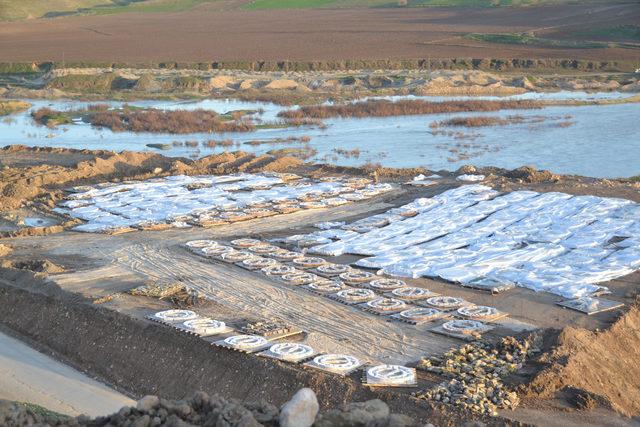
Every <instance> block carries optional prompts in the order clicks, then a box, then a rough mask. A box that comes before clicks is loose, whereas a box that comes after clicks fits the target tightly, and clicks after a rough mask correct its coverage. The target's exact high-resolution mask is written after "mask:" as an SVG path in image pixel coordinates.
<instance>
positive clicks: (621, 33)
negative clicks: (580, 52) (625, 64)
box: [571, 24, 640, 41]
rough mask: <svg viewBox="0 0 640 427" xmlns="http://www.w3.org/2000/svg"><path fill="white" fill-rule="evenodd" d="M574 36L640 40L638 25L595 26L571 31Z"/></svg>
mask: <svg viewBox="0 0 640 427" xmlns="http://www.w3.org/2000/svg"><path fill="white" fill-rule="evenodd" d="M571 35H572V36H575V37H594V38H598V39H605V40H631V41H640V25H633V24H627V25H615V26H612V27H597V28H590V29H588V30H581V31H575V32H573V33H571Z"/></svg>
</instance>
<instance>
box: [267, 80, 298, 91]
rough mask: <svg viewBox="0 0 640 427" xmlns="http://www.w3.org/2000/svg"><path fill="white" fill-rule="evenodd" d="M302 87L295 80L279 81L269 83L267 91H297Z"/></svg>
mask: <svg viewBox="0 0 640 427" xmlns="http://www.w3.org/2000/svg"><path fill="white" fill-rule="evenodd" d="M299 86H300V85H299V84H298V82H296V81H295V80H291V79H279V80H273V81H271V82H269V84H267V85H266V86H265V87H264V88H265V89H297V88H298V87H299Z"/></svg>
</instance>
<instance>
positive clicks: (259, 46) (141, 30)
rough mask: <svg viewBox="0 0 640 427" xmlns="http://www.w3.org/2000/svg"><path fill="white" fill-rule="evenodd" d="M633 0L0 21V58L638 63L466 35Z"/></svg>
mask: <svg viewBox="0 0 640 427" xmlns="http://www.w3.org/2000/svg"><path fill="white" fill-rule="evenodd" d="M639 19H640V4H639V3H637V2H636V3H627V4H611V5H588V6H585V5H582V4H575V5H562V6H544V7H526V8H509V7H505V8H462V7H461V8H407V9H402V8H380V9H315V10H261V11H247V10H220V7H219V5H217V4H215V3H214V4H209V5H206V4H205V5H202V6H199V7H197V8H195V9H194V10H191V11H186V12H179V13H147V14H145V13H125V14H120V15H107V16H78V17H68V18H57V19H47V20H31V21H21V22H11V23H3V24H2V26H1V27H0V52H2V60H3V61H5V62H8V61H77V62H83V61H89V62H90V61H110V62H129V63H141V62H144V61H158V60H160V61H167V60H170V61H220V60H224V61H261V60H275V61H282V60H307V61H335V60H351V59H363V60H366V59H410V58H505V57H508V58H581V59H593V60H612V59H617V60H632V61H633V60H638V59H639V54H638V50H637V49H621V48H597V49H560V48H541V47H530V46H517V45H499V44H491V43H484V42H478V41H473V40H469V39H466V38H464V35H466V34H468V33H516V32H517V33H521V32H527V31H552V30H555V31H558V30H561V29H565V28H585V27H589V26H593V25H595V24H597V25H604V24H607V25H620V24H629V23H631V24H634V23H637V22H638V20H639Z"/></svg>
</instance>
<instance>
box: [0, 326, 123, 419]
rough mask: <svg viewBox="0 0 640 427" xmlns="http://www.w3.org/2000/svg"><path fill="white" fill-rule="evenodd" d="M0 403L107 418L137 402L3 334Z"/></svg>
mask: <svg viewBox="0 0 640 427" xmlns="http://www.w3.org/2000/svg"><path fill="white" fill-rule="evenodd" d="M0 399H6V400H14V401H18V402H28V403H35V404H38V405H40V406H44V407H45V408H47V409H50V410H52V411H55V412H59V413H61V414H66V415H72V416H77V415H80V414H87V415H91V416H100V415H107V414H110V413H113V412H117V411H118V410H119V409H120V408H121V407H123V406H131V405H133V404H135V402H134V401H133V400H131V399H129V398H128V397H126V396H124V395H123V394H120V393H118V392H116V391H115V390H113V389H111V388H109V387H107V386H106V385H104V384H102V383H100V382H98V381H96V380H94V379H92V378H90V377H88V376H86V375H85V374H83V373H82V372H79V371H76V370H75V369H73V368H71V367H69V366H67V365H64V364H62V363H60V362H58V361H56V360H54V359H52V358H50V357H49V356H46V355H44V354H42V353H39V352H37V351H36V350H34V349H32V348H31V347H29V346H28V345H26V344H24V343H23V342H21V341H19V340H17V339H15V338H12V337H10V336H8V335H5V334H3V333H0Z"/></svg>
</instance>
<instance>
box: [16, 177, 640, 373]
mask: <svg viewBox="0 0 640 427" xmlns="http://www.w3.org/2000/svg"><path fill="white" fill-rule="evenodd" d="M441 190H442V188H440V189H430V190H427V191H423V192H422V193H423V194H424V195H429V194H433V193H436V192H439V191H441ZM411 197H413V196H412V195H411V196H410V195H406V194H403V192H396V194H394V195H393V196H387V198H386V199H385V198H376V199H373V200H371V201H366V202H361V203H355V204H352V205H348V206H345V207H340V208H334V209H331V210H319V211H304V212H298V213H295V214H289V215H280V216H276V217H270V218H265V219H258V220H253V221H248V222H242V223H236V224H234V225H231V226H222V227H215V228H212V229H201V228H194V229H191V230H166V231H161V232H134V233H128V234H123V235H118V236H107V235H101V234H82V233H74V232H64V233H61V234H56V235H51V236H46V237H45V236H42V237H33V238H24V239H16V240H14V241H9V243H10V244H11V245H12V246H13V247H14V253H13V255H12V256H13V257H14V258H16V259H19V258H20V257H22V256H25V255H26V254H29V256H30V257H31V258H33V257H41V258H46V259H49V260H52V261H53V262H55V263H56V264H58V265H62V266H64V267H66V268H67V269H68V272H66V273H62V274H56V275H52V276H51V278H52V279H53V280H54V281H55V282H56V283H57V284H58V285H60V286H61V287H62V288H63V289H65V290H68V291H72V292H78V293H80V294H83V295H86V296H104V295H108V294H110V293H113V292H122V291H125V290H127V289H130V288H131V287H134V286H136V285H138V284H140V283H143V282H144V281H145V280H155V279H161V280H173V281H181V282H183V283H185V284H187V285H189V286H192V287H193V288H196V289H199V290H200V291H202V292H203V293H205V294H206V295H207V296H209V297H211V298H212V299H213V300H214V301H215V302H216V303H217V304H219V305H220V306H221V307H223V308H224V309H223V310H219V311H217V312H216V311H213V312H211V313H208V314H210V315H212V316H214V317H218V318H221V319H220V320H224V321H226V322H228V323H234V322H238V321H239V320H241V319H242V318H246V317H250V318H254V319H260V320H266V319H271V318H276V319H280V320H283V321H286V322H288V323H290V324H293V325H295V326H297V327H299V328H301V329H303V330H304V331H306V332H308V333H309V338H308V340H309V342H310V343H312V344H313V345H315V346H316V348H317V349H318V350H320V351H326V352H336V351H337V352H346V353H349V354H353V355H356V356H359V357H361V358H363V359H365V360H370V361H378V362H392V363H411V362H415V361H417V360H418V359H419V358H420V357H421V356H423V355H425V354H427V355H435V354H440V353H443V352H444V351H447V350H448V349H449V348H451V347H453V346H456V345H458V344H459V343H460V342H459V341H457V340H455V339H451V338H447V337H443V336H440V335H436V334H432V333H428V332H426V331H425V329H426V328H427V327H426V326H424V327H422V326H420V327H415V326H411V325H406V324H403V323H400V322H390V321H388V320H387V319H385V318H383V317H378V316H375V315H371V314H368V313H366V312H363V311H361V310H358V309H355V308H352V307H348V306H345V305H342V304H339V303H337V302H335V301H333V300H330V299H327V298H324V297H321V296H317V295H314V294H310V293H309V292H307V291H305V290H304V289H301V288H293V287H290V286H287V285H284V284H281V283H279V282H276V281H273V280H270V279H268V278H266V277H265V276H263V275H261V274H259V273H253V272H248V271H246V270H243V269H241V268H239V267H236V266H230V265H227V264H224V263H221V262H211V261H208V260H205V259H203V258H201V257H198V256H196V255H194V254H191V253H190V252H188V251H186V250H185V249H184V248H182V247H181V245H183V244H184V243H185V242H186V241H188V240H192V239H199V238H214V239H220V240H230V239H231V238H233V237H235V236H254V237H260V236H262V237H271V236H274V235H281V236H284V235H291V234H297V233H298V232H299V231H308V230H310V229H311V228H310V226H311V225H312V224H314V223H316V222H319V221H321V220H337V219H345V218H354V217H360V216H365V215H369V214H371V213H372V212H379V211H381V210H386V209H388V208H389V207H391V206H395V205H398V204H403V203H405V202H406V198H411ZM34 254H37V255H34ZM345 261H347V260H345ZM636 281H637V277H635V278H634V277H633V276H632V277H630V278H624V279H622V280H617V281H612V282H610V283H609V284H608V286H610V287H611V288H612V290H613V291H614V298H619V299H622V300H625V298H626V295H627V293H628V291H629V289H630V288H631V287H632V286H633V283H635V282H636ZM409 282H410V283H411V284H413V285H417V286H422V287H426V288H428V289H431V290H433V291H435V292H439V293H441V294H445V295H452V296H460V297H463V298H465V299H467V300H469V301H471V302H473V303H475V304H481V305H490V306H495V307H497V308H498V309H500V310H502V311H505V312H508V313H509V314H510V317H509V319H508V320H506V321H505V322H504V323H503V324H501V325H500V327H499V328H498V329H497V330H496V331H495V333H494V334H493V336H494V337H495V336H499V335H504V334H513V333H515V332H519V331H522V330H526V329H534V328H561V327H563V326H565V325H568V324H571V325H575V326H581V327H585V328H588V329H595V328H600V327H606V325H607V324H608V323H609V322H610V321H611V320H612V319H613V318H615V314H616V313H615V312H610V313H603V314H600V315H597V316H589V317H588V316H584V315H582V314H580V313H577V312H573V311H569V310H564V309H562V308H560V307H558V306H556V305H555V302H556V301H558V300H559V299H560V298H559V297H557V296H555V295H552V294H546V293H535V292H532V291H529V290H526V289H514V290H512V291H509V292H507V293H505V294H501V295H495V296H492V295H489V294H487V293H483V292H480V291H474V290H468V289H464V288H462V287H460V286H456V285H451V284H447V283H444V282H441V281H436V280H429V279H416V280H409ZM140 304H142V306H141V305H140ZM119 306H120V303H119V302H118V301H117V300H114V302H113V308H116V309H119ZM125 306H126V305H125V304H122V306H120V309H124V308H125ZM127 310H128V311H129V312H130V313H131V314H133V315H135V316H138V317H141V316H143V315H145V314H148V313H150V312H151V310H150V309H149V308H148V307H147V308H145V307H144V303H143V302H142V301H138V302H137V307H136V306H135V305H134V306H133V307H131V306H129V307H128V308H127ZM234 313H235V315H234Z"/></svg>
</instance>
